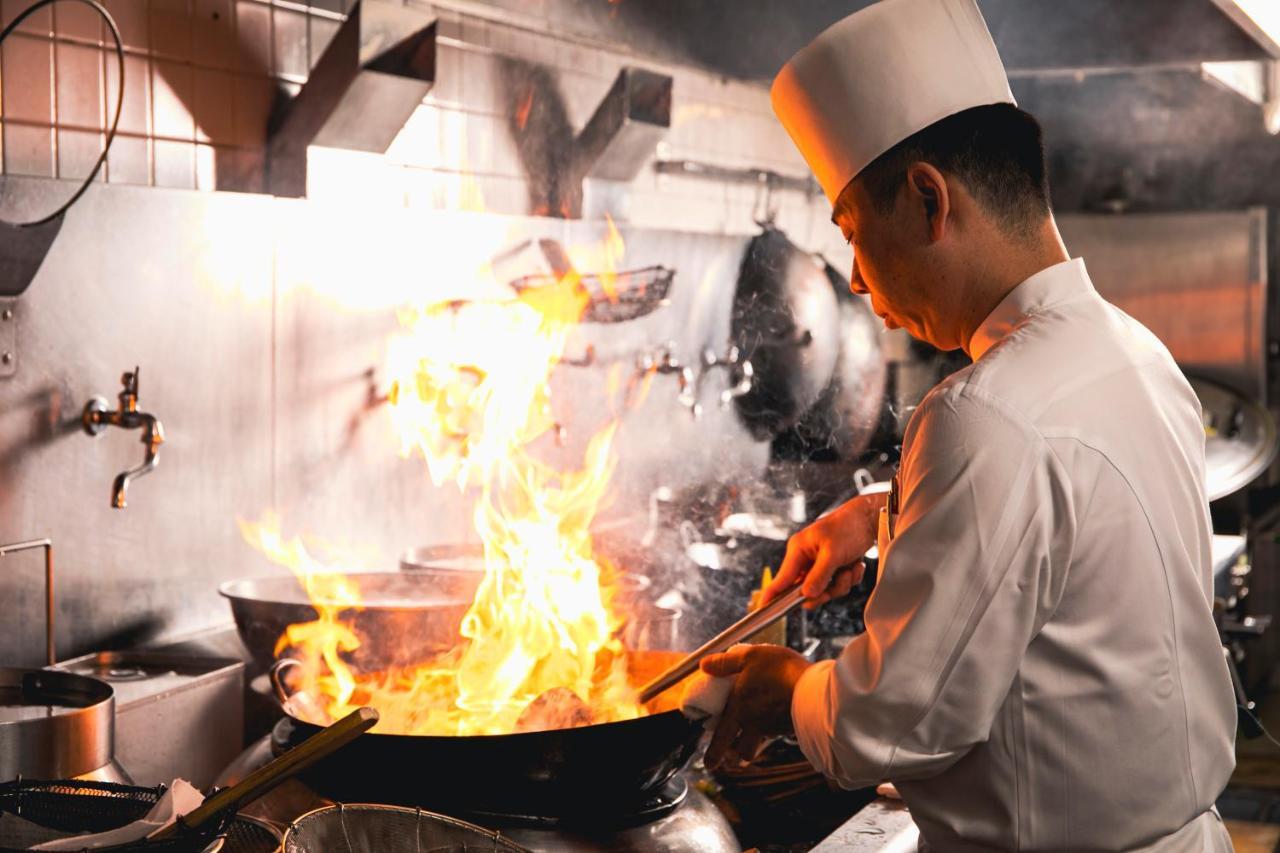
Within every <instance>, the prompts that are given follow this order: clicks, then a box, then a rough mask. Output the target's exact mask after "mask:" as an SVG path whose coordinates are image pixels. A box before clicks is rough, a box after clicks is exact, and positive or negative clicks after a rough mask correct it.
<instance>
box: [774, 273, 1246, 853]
mask: <svg viewBox="0 0 1280 853" xmlns="http://www.w3.org/2000/svg"><path fill="white" fill-rule="evenodd" d="M970 350H971V353H970V354H971V355H972V357H973V358H974V361H975V363H974V364H973V365H971V366H969V367H967V368H965V369H964V370H961V371H959V372H958V373H955V374H953V375H952V376H950V377H948V378H947V379H945V380H944V381H943V382H942V383H941V384H939V385H938V386H937V387H936V388H934V389H933V390H932V391H931V392H930V393H929V395H928V396H927V397H926V398H925V399H924V401H923V402H922V403H921V405H920V407H919V408H918V409H917V410H916V412H915V414H914V416H913V417H912V418H911V422H910V424H909V425H908V428H907V432H906V436H905V439H904V444H903V455H902V464H901V466H900V468H899V474H898V477H899V486H900V490H901V491H900V493H901V502H900V507H899V509H900V512H899V514H898V517H897V518H896V521H895V524H894V534H895V535H894V537H893V538H892V540H891V541H884V542H882V543H881V549H880V560H881V572H880V578H879V580H878V583H877V585H876V589H875V592H874V593H873V595H872V596H871V599H870V601H869V602H868V604H867V608H866V614H865V616H866V627H867V630H866V633H865V634H863V635H861V636H859V637H857V638H856V639H855V640H854V641H853V642H851V643H850V644H849V645H848V646H847V647H846V648H845V650H844V652H843V653H842V654H841V656H840V657H839V659H838V660H835V661H827V662H824V663H820V664H817V665H815V666H813V667H810V668H809V670H808V671H806V672H805V674H804V676H803V677H802V678H801V680H800V682H799V683H798V685H797V686H796V691H795V697H794V699H793V702H792V717H793V720H794V722H795V726H796V731H797V733H798V735H799V740H800V745H801V748H802V749H803V751H804V753H805V755H806V756H807V757H808V758H809V760H810V761H811V762H812V763H813V764H814V766H816V767H817V768H819V769H820V770H822V771H823V772H824V773H826V774H827V775H829V776H831V777H833V778H834V779H836V780H837V781H838V782H839V783H840V784H842V785H844V786H846V787H850V788H852V787H860V786H865V785H871V784H875V783H878V782H880V781H883V780H892V781H894V782H895V783H897V786H898V789H899V790H900V791H901V792H902V795H903V797H904V799H905V800H906V801H907V804H908V806H910V808H911V811H912V814H913V817H914V818H915V821H916V823H917V824H918V825H919V827H920V830H921V836H922V839H923V841H925V842H927V844H928V845H929V849H932V850H939V851H970V850H1055V851H1087V850H1134V849H1144V850H1145V849H1148V846H1149V845H1151V846H1150V848H1149V849H1151V850H1161V851H1165V850H1195V851H1200V850H1230V849H1231V846H1230V840H1229V839H1228V838H1227V836H1226V833H1225V831H1224V830H1223V829H1222V826H1221V822H1220V821H1219V820H1218V816H1217V814H1216V812H1214V811H1211V807H1212V805H1213V802H1214V800H1215V799H1216V798H1217V796H1218V794H1219V793H1221V791H1222V789H1223V788H1224V787H1225V786H1226V783H1227V779H1228V777H1229V776H1230V774H1231V770H1232V767H1233V766H1234V763H1235V760H1234V736H1235V722H1236V714H1235V702H1234V695H1233V692H1232V688H1231V684H1230V680H1229V676H1228V673H1227V669H1226V663H1225V661H1224V659H1223V654H1222V648H1221V646H1220V644H1219V642H1218V635H1217V631H1216V629H1215V626H1214V622H1213V616H1212V595H1213V586H1212V577H1211V574H1212V573H1211V565H1210V558H1209V546H1210V533H1211V530H1210V523H1209V512H1208V503H1207V501H1206V497H1205V490H1204V428H1203V424H1202V421H1201V414H1200V405H1199V403H1198V401H1197V399H1196V397H1195V394H1194V392H1193V391H1192V390H1191V387H1190V385H1189V384H1188V383H1187V381H1186V379H1185V378H1183V376H1182V374H1181V373H1180V372H1179V370H1178V368H1177V366H1176V365H1175V364H1174V362H1173V359H1172V358H1171V357H1170V355H1169V353H1168V351H1167V350H1166V349H1165V348H1164V346H1163V345H1162V344H1161V343H1160V342H1159V340H1157V339H1156V338H1155V336H1154V335H1152V334H1151V333H1150V332H1149V331H1147V330H1146V329H1145V328H1144V327H1143V326H1142V325H1141V324H1139V323H1138V322H1137V321H1135V320H1133V319H1132V318H1130V317H1129V316H1127V315H1126V314H1124V313H1123V312H1122V311H1120V310H1119V309H1117V308H1115V307H1114V306H1112V305H1110V304H1109V303H1107V302H1105V301H1104V300H1103V299H1102V298H1101V297H1100V296H1098V294H1097V292H1096V291H1095V290H1094V289H1093V286H1092V284H1091V283H1090V281H1089V277H1088V273H1087V272H1086V271H1085V267H1084V262H1083V261H1081V260H1072V261H1066V262H1064V263H1061V264H1057V265H1055V266H1052V267H1049V268H1048V269H1045V270H1042V271H1041V272H1039V273H1037V274H1035V275H1033V276H1032V277H1031V278H1029V279H1027V280H1026V281H1024V282H1023V283H1022V284H1020V285H1019V286H1018V287H1016V288H1014V290H1013V291H1012V292H1010V293H1009V295H1008V296H1007V297H1006V298H1005V299H1004V300H1003V301H1002V302H1001V303H1000V304H999V305H998V306H997V307H996V309H995V310H994V311H993V312H992V313H991V315H990V316H989V317H987V319H986V320H985V321H984V322H983V324H982V325H981V326H980V327H979V328H978V330H977V333H976V334H975V335H974V337H973V340H972V342H971V345H970ZM1175 834H1176V835H1175Z"/></svg>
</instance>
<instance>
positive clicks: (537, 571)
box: [245, 221, 644, 735]
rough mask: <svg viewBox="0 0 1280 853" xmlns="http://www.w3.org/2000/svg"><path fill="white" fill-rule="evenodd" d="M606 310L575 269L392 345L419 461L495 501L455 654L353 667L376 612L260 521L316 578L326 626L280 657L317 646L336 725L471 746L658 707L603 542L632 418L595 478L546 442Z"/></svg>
mask: <svg viewBox="0 0 1280 853" xmlns="http://www.w3.org/2000/svg"><path fill="white" fill-rule="evenodd" d="M623 251H624V246H623V244H622V238H621V235H620V234H619V233H618V231H617V229H616V227H614V225H613V223H612V221H610V222H609V232H608V237H607V239H606V241H605V245H604V246H603V248H602V249H601V250H600V251H599V252H598V253H596V255H597V257H598V259H599V260H600V262H601V264H602V267H603V269H604V272H603V274H602V276H601V277H602V279H606V278H607V279H608V280H609V281H610V282H612V281H613V276H614V274H615V269H616V264H617V262H618V261H620V259H621V257H622V254H623ZM606 289H608V288H606ZM611 298H612V297H611ZM588 299H589V295H588V294H587V292H586V290H585V289H584V288H583V287H582V286H581V282H580V280H579V279H578V277H577V275H576V274H574V273H570V274H569V275H567V276H565V277H564V278H563V279H562V280H560V281H559V282H557V283H556V284H554V285H547V286H543V287H538V288H534V289H531V290H526V291H524V292H522V293H521V294H519V295H518V296H516V297H513V298H511V299H508V300H504V301H496V300H487V301H477V302H457V301H451V302H437V303H434V304H429V305H427V306H425V307H423V308H421V309H419V310H415V311H407V312H405V313H404V314H403V315H402V319H403V326H404V329H403V332H402V333H401V334H399V335H398V336H396V337H395V338H394V339H393V340H392V341H390V342H389V345H388V353H387V375H388V377H389V378H390V379H391V384H390V392H389V402H390V404H391V407H390V413H391V421H392V423H393V425H394V427H395V429H396V433H397V436H398V438H399V442H400V448H401V452H402V454H419V455H421V456H422V457H423V458H424V459H425V461H426V463H427V470H428V473H429V475H430V477H431V480H432V481H433V482H434V483H435V484H437V485H441V484H446V483H453V484H454V485H456V486H457V487H458V488H459V489H463V490H467V489H476V490H478V498H477V501H476V505H475V510H474V513H473V518H474V524H475V529H476V531H477V533H478V534H479V536H480V539H481V541H482V542H483V543H484V557H485V572H484V577H483V579H482V580H481V582H480V585H479V588H478V589H477V591H476V593H475V597H474V599H473V601H472V602H471V606H470V609H469V610H468V611H467V613H466V616H465V617H464V619H463V622H462V628H461V634H462V636H461V638H460V641H459V643H458V645H456V646H455V647H454V648H452V649H451V650H449V651H448V652H447V653H445V654H443V655H437V656H435V657H434V658H431V659H424V660H422V661H420V662H419V663H418V664H416V665H414V666H410V667H391V668H388V669H386V670H384V671H381V672H376V673H371V674H369V673H357V672H355V671H353V669H352V668H351V666H350V665H349V663H348V660H347V657H348V656H349V655H350V653H351V652H353V651H354V650H355V649H356V648H358V647H359V642H360V638H359V636H358V634H357V632H355V630H354V629H353V627H352V626H351V624H350V623H349V622H344V621H343V617H342V614H343V613H344V612H346V611H347V610H350V609H352V608H354V607H358V602H359V592H358V586H357V585H356V584H355V583H353V579H351V578H349V577H346V578H343V577H342V576H341V575H334V574H333V572H332V570H328V571H321V570H319V569H318V568H317V565H316V564H315V561H314V560H313V559H312V558H311V557H310V555H309V554H307V553H306V551H305V549H303V548H301V547H300V545H296V544H294V543H290V542H286V541H284V540H283V539H282V538H281V537H280V536H279V534H278V531H277V530H273V529H272V527H271V525H270V524H267V525H265V526H258V525H246V526H245V535H246V538H248V539H249V540H250V541H251V542H253V543H254V544H256V545H257V546H258V547H259V548H260V549H262V550H263V551H264V552H265V553H267V555H268V556H270V557H271V558H272V559H275V560H276V561H277V562H281V563H283V564H285V565H289V566H290V567H291V568H293V569H294V570H295V571H296V572H297V573H298V574H299V576H300V578H301V579H302V581H303V584H304V587H305V588H306V590H307V592H308V595H309V596H310V597H311V598H312V601H313V603H315V605H316V609H317V612H318V613H319V619H317V620H316V621H315V622H311V623H306V624H303V625H293V626H290V628H289V630H288V632H287V633H286V635H285V636H284V637H282V638H281V641H280V643H281V646H280V648H281V649H283V648H285V647H289V648H290V649H299V648H301V649H302V650H303V651H302V653H301V654H302V656H303V658H304V660H303V662H304V669H305V670H306V674H305V685H306V686H307V687H308V688H310V692H311V693H312V694H314V695H315V696H318V697H319V701H320V703H321V704H322V705H323V706H324V712H325V714H326V715H327V716H329V717H337V716H340V715H342V714H344V713H346V712H348V711H349V710H351V708H353V707H355V706H357V705H361V704H369V705H373V706H374V707H377V708H378V710H379V711H380V713H381V715H382V722H381V723H380V725H379V729H380V730H381V731H395V732H400V733H411V734H458V735H465V734H500V733H507V732H512V731H516V730H522V729H525V728H530V727H532V728H537V727H558V726H564V725H575V724H582V723H586V722H605V721H611V720H619V719H627V718H631V717H635V716H639V715H640V714H643V713H644V710H643V709H642V708H641V707H640V706H639V705H638V704H636V702H635V701H634V693H633V691H632V689H631V688H630V687H629V685H628V683H627V678H626V660H625V654H624V649H623V647H622V644H621V642H620V641H619V640H618V639H617V636H616V635H617V633H618V629H619V627H620V625H621V622H622V619H623V618H624V617H623V616H622V615H621V614H618V613H614V612H611V610H610V607H609V606H608V604H609V602H608V597H607V595H606V592H605V591H604V590H602V585H603V584H602V579H603V577H604V575H605V569H606V568H607V567H605V566H602V564H601V562H600V561H599V560H598V559H597V558H596V556H595V554H594V552H593V545H592V539H591V535H590V526H591V523H592V520H593V519H594V517H595V515H596V512H597V510H598V509H599V507H600V505H601V502H602V501H603V500H604V497H605V495H606V492H607V487H608V484H609V479H610V476H611V475H612V473H613V470H614V465H615V457H614V454H613V440H614V437H615V434H616V430H617V423H616V422H611V423H609V424H608V425H606V426H605V427H603V428H602V429H600V431H599V432H597V433H596V434H595V435H594V436H593V437H592V439H591V440H590V442H589V443H588V445H587V448H586V451H585V453H584V458H583V465H582V467H581V469H580V470H572V469H571V470H558V469H557V468H555V467H553V466H551V465H549V464H547V463H546V462H544V461H541V460H540V459H538V458H536V457H535V456H534V455H533V448H532V445H533V444H534V442H535V441H536V440H537V439H539V438H540V437H542V436H545V435H547V434H548V433H549V432H550V431H551V430H552V429H553V428H554V427H555V426H556V423H555V419H554V416H553V414H552V407H551V402H552V401H551V395H550V390H549V380H550V377H551V373H552V371H553V370H554V369H555V367H556V365H557V364H558V363H559V361H560V359H561V357H562V355H563V353H564V350H565V345H566V342H567V340H568V337H569V335H570V333H571V332H572V330H573V328H574V326H575V325H576V324H577V322H578V321H579V320H580V318H581V316H582V313H583V311H584V310H585V309H586V307H587V304H588ZM335 578H337V579H335ZM321 599H323V601H324V604H323V606H322V605H321V603H320V601H321Z"/></svg>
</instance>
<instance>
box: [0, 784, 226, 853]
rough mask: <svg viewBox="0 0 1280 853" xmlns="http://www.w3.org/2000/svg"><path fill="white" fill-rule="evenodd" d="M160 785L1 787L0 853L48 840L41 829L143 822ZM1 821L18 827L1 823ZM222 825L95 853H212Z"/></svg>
mask: <svg viewBox="0 0 1280 853" xmlns="http://www.w3.org/2000/svg"><path fill="white" fill-rule="evenodd" d="M164 792H165V788H164V786H163V785H161V786H158V787H155V788H138V787H134V786H132V785H118V784H115V783H114V782H87V781H80V780H60V781H36V780H26V779H19V780H17V781H15V782H6V783H4V784H0V827H3V828H0V853H22V851H26V850H29V849H30V848H31V846H32V845H35V844H40V843H43V842H45V841H50V840H52V837H51V836H50V835H49V834H48V833H41V832H39V830H40V828H41V827H43V828H44V829H47V830H54V831H56V832H57V833H58V834H59V835H62V836H65V835H71V834H77V833H86V832H106V831H107V830H110V829H116V828H118V827H121V826H124V825H125V824H128V823H132V822H133V821H135V820H138V819H140V818H142V817H144V816H145V815H146V814H147V812H149V811H150V810H151V807H152V806H154V805H155V804H156V803H157V802H159V801H160V798H161V797H162V796H164ZM6 815H13V816H15V817H17V818H21V820H20V821H4V820H3V818H4V816H6ZM225 825H226V821H222V822H220V823H219V824H218V825H216V826H210V827H208V828H207V829H203V830H202V831H200V832H198V833H189V834H186V835H182V836H179V837H178V838H174V839H169V840H166V841H137V842H133V843H131V844H119V845H116V846H113V847H102V848H96V849H97V851H108V853H123V851H139V853H214V851H219V850H221V849H222V846H223V842H222V838H221V835H222V831H223V829H224V828H225Z"/></svg>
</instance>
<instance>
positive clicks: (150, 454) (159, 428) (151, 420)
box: [111, 412, 164, 509]
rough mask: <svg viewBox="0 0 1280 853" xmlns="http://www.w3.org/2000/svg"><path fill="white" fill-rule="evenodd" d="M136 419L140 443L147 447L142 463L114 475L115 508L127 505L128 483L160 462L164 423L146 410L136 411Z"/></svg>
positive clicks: (113, 501)
mask: <svg viewBox="0 0 1280 853" xmlns="http://www.w3.org/2000/svg"><path fill="white" fill-rule="evenodd" d="M137 417H138V420H139V421H141V423H142V424H143V431H142V443H143V445H145V446H146V448H147V453H146V457H145V458H144V459H143V461H142V464H141V465H139V466H138V467H136V468H130V469H129V470H128V471H122V472H121V473H120V474H118V475H116V479H115V482H114V483H113V484H112V486H111V505H112V506H113V507H115V508H116V509H124V508H125V507H126V506H128V505H129V502H128V494H129V484H130V483H131V482H133V481H134V480H136V479H138V478H139V477H145V476H146V475H147V474H150V473H151V472H152V471H154V470H155V469H156V466H158V465H159V464H160V445H162V444H164V425H163V424H161V423H160V420H159V418H157V417H156V416H155V415H152V414H148V413H147V412H138V413H137Z"/></svg>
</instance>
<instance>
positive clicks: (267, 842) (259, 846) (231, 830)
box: [221, 815, 282, 853]
mask: <svg viewBox="0 0 1280 853" xmlns="http://www.w3.org/2000/svg"><path fill="white" fill-rule="evenodd" d="M281 840H282V838H281V835H280V833H279V832H277V831H276V829H275V827H273V826H272V825H271V824H269V823H267V822H266V821H265V820H259V819H258V818H254V817H248V816H247V815H236V819H235V820H233V821H232V822H231V825H230V826H228V827H227V835H226V838H225V840H224V843H223V846H222V850H221V853H279V851H280V844H281Z"/></svg>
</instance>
